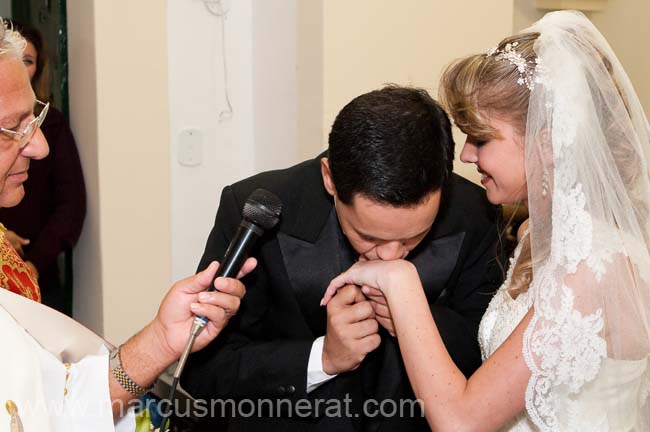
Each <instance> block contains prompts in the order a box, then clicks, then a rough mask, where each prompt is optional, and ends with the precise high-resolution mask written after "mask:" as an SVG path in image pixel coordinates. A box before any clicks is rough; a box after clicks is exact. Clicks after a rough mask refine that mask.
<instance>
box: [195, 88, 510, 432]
mask: <svg viewBox="0 0 650 432" xmlns="http://www.w3.org/2000/svg"><path fill="white" fill-rule="evenodd" d="M453 158H454V142H453V139H452V135H451V127H450V123H449V120H448V118H447V115H446V114H445V112H444V111H443V110H442V109H441V108H440V106H439V105H438V104H437V103H436V102H435V101H434V100H433V99H431V97H430V96H429V95H428V94H427V93H426V92H425V91H424V90H420V89H413V88H403V87H397V86H389V87H385V88H382V89H380V90H376V91H372V92H370V93H367V94H364V95H361V96H359V97H357V98H355V99H354V100H353V101H351V102H350V103H349V104H348V105H346V106H345V107H344V108H343V110H342V111H341V112H340V113H339V114H338V116H337V118H336V120H335V122H334V124H333V126H332V130H331V133H330V136H329V149H328V151H327V152H325V153H323V154H322V155H319V156H318V157H317V158H315V159H312V160H308V161H305V162H303V163H301V164H298V165H296V166H293V167H291V168H287V169H284V170H279V171H272V172H266V173H261V174H258V175H256V176H253V177H251V178H248V179H245V180H242V181H240V182H238V183H235V184H233V185H232V186H229V187H226V188H225V189H224V191H223V193H222V196H221V202H220V205H219V210H218V212H217V217H216V221H215V226H214V228H213V229H212V232H211V233H210V236H209V238H208V241H207V245H206V249H205V252H204V254H203V258H202V259H201V263H200V264H199V269H203V268H204V267H205V266H206V265H207V264H208V263H209V262H210V261H212V260H215V259H220V258H222V257H223V254H224V252H225V250H226V248H227V246H228V244H229V242H230V240H231V238H232V236H233V233H234V232H235V230H236V227H237V225H238V224H239V222H240V220H241V214H240V209H241V208H242V203H243V202H244V200H245V199H246V197H247V196H248V195H249V194H250V193H251V192H252V191H253V190H255V189H256V188H259V187H263V188H266V189H268V190H270V191H272V192H274V193H275V194H277V195H278V196H279V197H280V199H281V200H282V202H283V204H284V206H283V214H282V220H281V222H280V224H279V227H278V229H277V231H276V232H274V233H273V235H270V236H267V237H265V238H264V239H263V240H262V242H261V243H260V244H258V247H257V250H255V251H254V252H253V255H254V256H256V257H257V259H258V261H259V265H258V269H257V271H256V272H254V273H253V274H251V275H249V276H248V277H247V279H245V280H244V282H245V284H246V286H247V288H248V294H247V296H246V298H245V300H244V301H243V303H242V305H241V309H240V312H239V314H238V315H237V316H235V317H233V319H232V320H231V323H230V326H229V327H228V328H227V329H226V330H225V331H224V333H223V334H222V335H221V337H220V338H219V339H218V340H217V341H215V342H213V343H212V344H211V345H210V346H209V347H207V348H206V349H205V350H203V351H202V352H200V353H196V354H194V355H192V357H191V358H190V361H189V363H188V367H187V369H186V373H185V375H184V379H183V381H182V384H183V387H184V388H185V389H186V390H188V391H189V392H190V393H191V394H192V395H193V396H194V397H195V398H200V399H209V400H213V401H214V400H215V399H220V400H221V401H220V402H224V401H223V400H228V401H230V402H234V403H235V405H236V406H237V407H244V406H245V407H246V409H245V410H239V409H236V410H234V411H235V412H230V410H227V411H228V413H227V415H228V416H229V417H231V418H230V420H229V423H228V429H229V430H252V431H267V430H275V429H281V430H289V431H305V430H309V431H331V430H340V431H353V430H373V431H374V430H386V431H391V430H394V429H396V428H398V427H399V428H400V430H428V427H427V426H426V423H425V422H424V419H423V418H421V412H420V411H419V409H417V406H414V405H411V406H410V409H407V410H401V409H400V407H401V406H407V407H408V406H409V405H408V404H404V401H406V400H407V399H412V398H413V392H412V390H411V387H410V385H409V382H408V377H407V376H406V373H405V370H404V365H403V363H402V360H401V358H400V354H399V347H398V344H397V340H396V339H395V338H394V337H393V336H392V334H394V331H393V330H394V329H393V327H392V319H391V316H390V311H389V310H388V309H387V308H386V307H384V306H383V305H381V304H380V303H378V302H375V301H370V300H368V299H366V298H365V297H364V296H363V294H362V293H361V291H360V289H359V288H357V287H352V286H350V287H347V288H345V289H344V290H342V291H341V292H340V293H339V295H337V296H336V297H335V298H334V300H332V302H331V303H330V304H329V305H328V307H327V308H323V307H321V306H320V305H319V301H320V299H321V297H322V295H323V292H324V290H325V288H326V287H327V285H328V283H329V281H330V280H331V279H332V278H333V277H334V276H336V275H338V274H339V273H341V272H342V271H344V270H345V269H347V268H348V267H349V266H350V265H352V264H353V263H354V262H355V261H357V260H359V259H368V260H373V259H382V260H392V259H399V258H406V259H408V260H409V261H412V262H413V263H414V264H415V265H416V267H417V269H418V271H419V274H420V278H421V279H422V284H423V286H424V288H425V290H426V294H427V298H428V301H429V303H430V306H431V310H432V312H433V316H434V318H435V320H436V324H437V326H438V328H439V329H440V332H441V335H442V338H443V340H444V341H445V344H446V346H447V348H448V350H449V352H450V354H451V356H452V358H453V359H454V361H455V362H456V363H457V365H458V366H459V367H460V369H461V370H462V371H463V372H464V373H465V374H466V375H469V374H471V373H472V372H473V371H474V370H475V369H476V368H477V367H478V366H479V364H480V360H481V358H480V352H479V348H478V344H477V327H478V323H479V321H480V319H481V316H482V314H483V312H484V311H485V308H486V306H487V304H488V302H489V300H490V297H491V294H492V293H493V292H494V291H495V290H496V289H497V287H498V286H499V285H500V283H501V274H500V272H499V271H498V270H496V265H495V258H496V250H495V244H496V240H497V230H496V227H495V225H494V222H495V220H496V215H495V211H494V210H495V209H494V208H493V207H492V206H490V205H489V204H488V202H487V200H486V198H485V194H484V192H483V190H482V189H481V188H479V187H478V186H475V185H474V184H472V183H470V182H468V181H467V180H464V179H462V178H460V177H459V176H457V175H455V174H453V173H452V166H453ZM243 401H248V403H247V404H245V405H244V404H242V402H243ZM260 401H266V402H268V404H267V405H264V404H261V403H260ZM251 402H252V403H251ZM251 407H253V409H251ZM389 408H390V409H389ZM393 408H395V409H393ZM236 411H239V412H236ZM242 411H246V412H242ZM404 411H407V412H404ZM212 415H214V416H220V415H225V414H222V413H220V412H213V413H212Z"/></svg>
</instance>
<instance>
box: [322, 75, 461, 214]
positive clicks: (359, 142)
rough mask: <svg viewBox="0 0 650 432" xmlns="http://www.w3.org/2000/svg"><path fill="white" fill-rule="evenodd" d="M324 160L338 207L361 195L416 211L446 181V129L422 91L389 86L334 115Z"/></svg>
mask: <svg viewBox="0 0 650 432" xmlns="http://www.w3.org/2000/svg"><path fill="white" fill-rule="evenodd" d="M328 157H329V166H330V170H331V172H332V179H333V181H334V185H335V187H336V192H337V197H338V199H340V200H341V201H342V202H343V203H345V204H351V203H352V199H353V198H354V196H355V195H356V194H360V195H362V196H364V197H366V198H369V199H371V200H373V201H376V202H379V203H383V204H389V205H392V206H396V207H409V206H415V205H417V204H419V203H421V202H422V201H423V199H425V198H426V197H427V196H428V195H429V194H430V193H431V192H434V191H437V190H438V189H440V188H442V187H443V186H444V185H445V183H446V182H447V180H448V179H449V177H450V176H451V172H452V170H453V162H454V140H453V137H452V134H451V124H450V122H449V118H448V117H447V114H446V113H445V111H444V110H443V109H442V108H441V106H440V105H439V104H438V103H437V102H436V101H434V100H433V99H432V98H431V96H429V94H428V93H427V92H426V91H425V90H423V89H419V88H410V87H400V86H396V85H388V86H386V87H384V88H382V89H380V90H374V91H371V92H369V93H366V94H363V95H361V96H358V97H356V98H355V99H353V100H352V101H351V102H350V103H348V104H347V105H346V106H345V107H344V108H343V109H342V110H341V112H339V114H338V115H337V116H336V120H335V121H334V124H333V125H332V131H331V132H330V135H329V156H328Z"/></svg>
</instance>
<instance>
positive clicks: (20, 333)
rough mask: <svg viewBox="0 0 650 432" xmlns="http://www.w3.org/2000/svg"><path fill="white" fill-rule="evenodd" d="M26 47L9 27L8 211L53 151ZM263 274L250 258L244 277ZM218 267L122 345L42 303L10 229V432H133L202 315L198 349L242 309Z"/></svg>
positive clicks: (6, 335) (2, 114)
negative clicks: (138, 406)
mask: <svg viewBox="0 0 650 432" xmlns="http://www.w3.org/2000/svg"><path fill="white" fill-rule="evenodd" d="M0 22H2V20H1V19H0ZM24 47H25V40H24V39H23V38H22V36H20V34H18V33H17V32H15V31H13V30H12V29H11V28H7V27H6V24H4V25H1V26H0V207H11V206H15V205H16V204H18V203H19V202H20V201H21V199H22V198H23V196H24V193H25V191H24V188H23V184H24V182H25V180H26V179H27V177H28V169H29V164H30V161H31V160H36V159H42V158H44V157H46V156H47V154H48V145H47V142H46V140H45V138H44V136H43V134H42V133H41V131H40V129H39V127H40V125H41V123H42V122H43V119H44V118H45V116H46V115H47V111H48V108H49V104H46V103H43V102H40V101H38V100H36V98H35V95H34V92H33V90H32V87H31V85H30V81H29V76H28V74H27V69H26V68H25V65H24V64H23V62H22V57H23V49H24ZM254 267H255V260H254V259H249V260H248V261H247V262H246V263H245V264H244V266H243V269H242V271H241V273H240V276H242V275H244V274H246V273H248V272H250V271H251V270H252V269H253V268H254ZM217 268H218V263H216V262H213V263H211V264H210V265H209V266H208V268H207V269H206V270H204V271H203V272H201V273H198V274H196V275H194V276H192V277H189V278H187V279H184V280H181V281H179V282H177V283H176V284H174V286H173V287H172V288H171V289H170V290H169V292H168V293H167V295H166V297H165V298H164V300H163V301H162V303H161V305H160V308H159V310H158V313H157V315H156V317H155V318H154V319H153V320H152V321H151V322H150V323H149V324H148V325H147V326H145V327H144V328H143V329H142V330H141V331H140V332H138V333H137V334H136V335H135V336H133V337H132V338H131V339H129V340H128V341H127V342H126V343H125V344H123V345H122V346H120V347H117V348H113V347H112V346H110V344H107V343H105V342H104V341H103V340H102V339H101V338H100V337H99V336H96V335H94V334H93V333H92V332H91V331H90V330H88V329H86V328H84V327H83V326H82V325H81V324H79V323H76V322H75V321H73V320H71V319H69V318H67V317H65V316H64V315H62V314H59V313H58V312H56V311H54V310H52V309H49V308H47V307H46V306H43V305H41V304H40V303H39V301H40V290H39V287H38V283H37V281H36V277H35V275H34V274H33V273H32V272H31V270H30V269H29V268H28V267H27V266H26V265H25V263H24V262H23V261H22V260H21V259H20V257H19V256H18V254H17V253H16V251H15V250H14V249H13V248H12V247H11V246H10V245H9V243H8V242H7V241H6V240H5V239H4V227H2V226H1V225H0V287H2V288H4V289H0V346H2V352H3V355H2V356H0V383H1V384H0V403H1V404H2V406H3V407H4V408H2V407H0V432H4V431H11V432H18V431H23V430H24V431H39V432H44V431H66V432H74V431H89V430H92V431H96V432H103V431H113V430H118V431H122V430H124V431H133V430H134V429H135V424H134V416H133V414H132V410H131V409H129V406H130V405H131V404H134V403H136V401H137V400H138V398H139V397H140V396H142V395H143V394H144V393H145V392H146V391H147V390H148V389H149V388H150V387H151V385H152V384H153V382H154V380H155V379H156V377H157V376H158V375H159V374H160V373H161V372H162V371H164V370H165V369H166V368H167V367H168V366H169V365H170V364H172V363H173V362H174V361H175V360H177V359H178V358H179V356H180V354H181V352H182V350H183V347H184V345H185V342H186V340H187V338H188V335H189V333H190V328H191V326H192V322H193V321H194V317H195V314H197V315H202V316H204V317H206V318H208V319H209V320H210V323H209V324H208V325H207V326H206V328H205V330H204V331H203V332H202V333H201V334H200V336H199V337H198V338H197V340H196V342H195V345H194V348H195V350H198V349H201V348H202V347H204V346H205V345H207V344H208V343H209V342H210V341H211V340H213V339H214V338H215V337H216V336H217V335H218V334H219V333H220V332H221V330H222V329H223V327H224V326H225V325H226V324H227V322H228V319H229V318H230V317H231V316H232V315H234V314H235V313H236V312H237V310H238V309H239V302H240V299H241V297H243V295H244V292H245V288H244V286H243V285H242V284H241V282H239V281H238V280H236V279H227V278H219V279H217V280H216V281H215V282H214V286H215V288H216V291H212V292H204V291H205V290H206V289H207V288H208V287H209V285H210V284H212V283H213V282H212V281H213V277H214V275H215V273H216V271H217ZM109 349H110V352H109Z"/></svg>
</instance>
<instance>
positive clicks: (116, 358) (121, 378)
mask: <svg viewBox="0 0 650 432" xmlns="http://www.w3.org/2000/svg"><path fill="white" fill-rule="evenodd" d="M120 348H122V347H118V348H115V349H114V350H113V351H111V355H110V362H109V365H110V368H111V374H112V375H113V376H114V377H115V380H116V381H117V382H118V383H119V384H120V385H121V386H122V388H123V389H124V390H126V391H128V392H129V393H131V394H132V395H133V396H135V397H140V396H142V395H144V394H145V393H147V392H148V391H150V390H151V389H152V388H153V387H149V388H144V387H142V386H140V385H139V384H137V383H136V382H135V381H133V380H132V379H131V377H130V376H129V375H128V374H127V373H126V372H125V371H124V369H123V368H122V359H121V358H120Z"/></svg>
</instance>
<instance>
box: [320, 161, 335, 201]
mask: <svg viewBox="0 0 650 432" xmlns="http://www.w3.org/2000/svg"><path fill="white" fill-rule="evenodd" d="M320 174H321V176H322V177H323V185H324V186H325V190H326V191H327V193H328V194H330V195H332V196H336V186H334V179H332V170H330V164H329V160H328V159H327V158H325V157H324V158H321V160H320Z"/></svg>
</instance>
